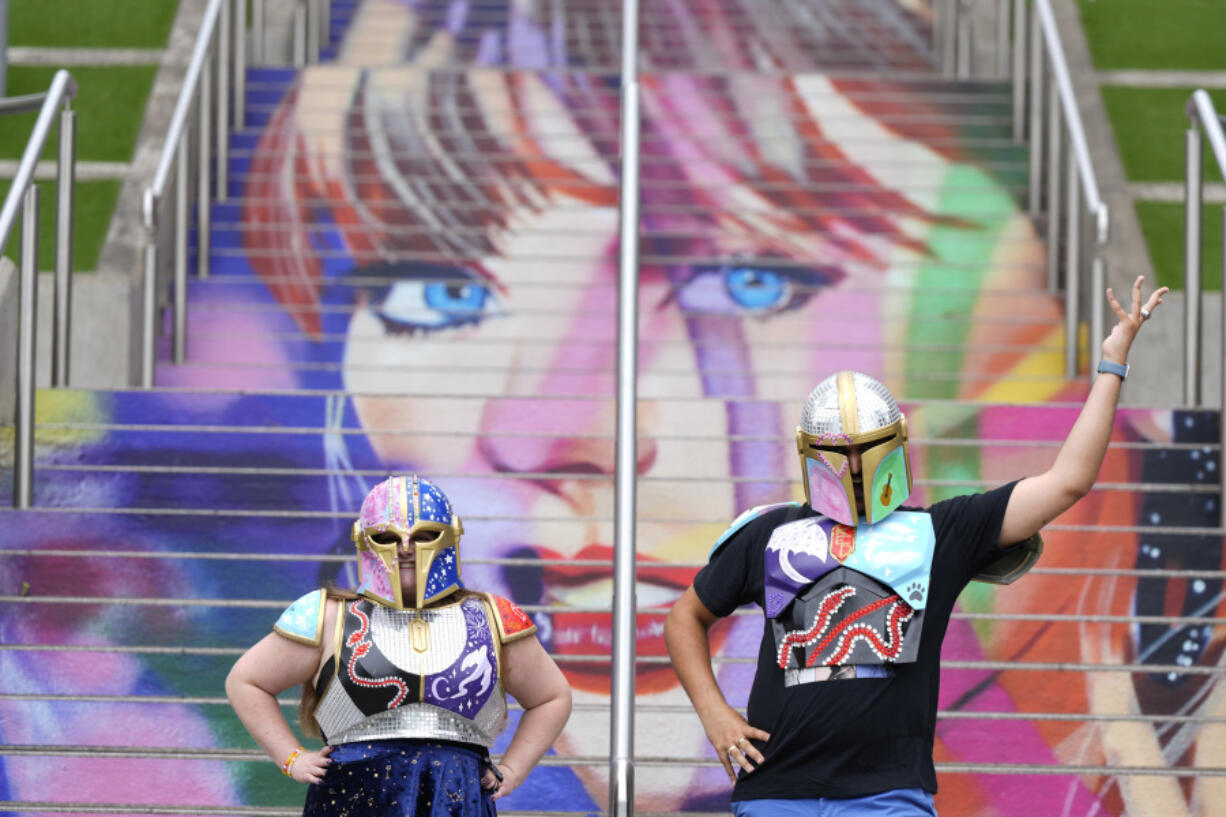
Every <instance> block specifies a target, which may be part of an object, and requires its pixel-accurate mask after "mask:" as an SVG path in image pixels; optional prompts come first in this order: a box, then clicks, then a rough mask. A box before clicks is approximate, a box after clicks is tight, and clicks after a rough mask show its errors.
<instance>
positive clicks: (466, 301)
mask: <svg viewBox="0 0 1226 817" xmlns="http://www.w3.org/2000/svg"><path fill="white" fill-rule="evenodd" d="M425 295H426V306H428V307H430V308H431V309H437V310H438V311H439V312H443V313H446V314H449V315H455V316H460V315H471V314H473V313H479V312H480V311H481V310H482V309H484V308H485V302H486V300H487V299H488V298H489V295H490V291H489V289H488V288H487V287H484V286H481V285H480V284H475V283H471V282H461V281H447V282H442V283H431V284H426V292H425Z"/></svg>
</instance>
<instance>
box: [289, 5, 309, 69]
mask: <svg viewBox="0 0 1226 817" xmlns="http://www.w3.org/2000/svg"><path fill="white" fill-rule="evenodd" d="M293 30H294V36H293V48H292V50H293V62H294V67H295V68H302V67H303V66H304V65H306V54H307V48H306V36H307V34H306V30H307V19H306V0H298V2H296V3H294V21H293Z"/></svg>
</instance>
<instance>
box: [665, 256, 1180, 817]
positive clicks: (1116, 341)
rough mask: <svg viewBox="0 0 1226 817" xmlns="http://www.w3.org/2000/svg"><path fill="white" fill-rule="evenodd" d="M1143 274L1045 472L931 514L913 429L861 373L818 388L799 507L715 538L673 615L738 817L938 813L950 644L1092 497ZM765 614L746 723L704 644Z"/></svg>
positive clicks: (810, 411) (771, 510)
mask: <svg viewBox="0 0 1226 817" xmlns="http://www.w3.org/2000/svg"><path fill="white" fill-rule="evenodd" d="M1141 284H1142V279H1141V278H1138V279H1137V280H1136V282H1135V283H1134V284H1133V287H1132V304H1131V308H1130V309H1129V310H1127V311H1125V310H1124V308H1123V307H1122V306H1121V305H1120V304H1119V302H1118V301H1117V300H1116V298H1115V296H1114V295H1113V294H1112V292H1111V290H1109V289H1108V290H1107V300H1108V302H1109V303H1110V305H1111V308H1112V309H1113V310H1114V312H1115V314H1116V316H1117V318H1118V322H1117V324H1116V325H1115V327H1114V328H1113V330H1112V331H1111V333H1110V335H1109V336H1108V337H1107V338H1106V339H1105V340H1104V341H1103V344H1102V360H1103V362H1102V364H1101V365H1100V366H1099V369H1098V371H1099V372H1100V374H1099V376H1098V377H1097V378H1096V380H1095V382H1094V385H1093V386H1092V388H1091V389H1090V393H1089V395H1088V397H1087V398H1086V402H1085V404H1084V406H1083V407H1082V410H1081V413H1080V415H1079V416H1078V419H1077V421H1076V422H1075V423H1074V425H1073V427H1072V429H1071V430H1070V431H1069V434H1068V436H1067V438H1066V439H1065V442H1064V444H1063V446H1062V447H1061V449H1060V452H1059V454H1058V455H1057V456H1056V459H1055V462H1054V463H1053V464H1052V466H1051V468H1050V469H1048V470H1047V471H1046V472H1044V473H1042V474H1037V475H1034V476H1028V477H1026V478H1024V479H1020V480H1018V481H1016V482H1012V483H1009V484H1007V485H1003V486H1001V487H999V488H995V489H993V490H990V491H987V492H984V493H981V494H972V495H966V496H959V497H955V498H953V499H949V500H945V501H943V502H938V503H936V504H934V505H932V506H930V507H927V508H912V507H908V506H907V505H905V504H904V503H905V502H906V500H907V498H908V496H909V495H910V494H911V489H912V479H911V463H910V454H909V450H908V441H907V422H906V418H905V417H904V416H903V414H902V412H901V411H900V410H899V407H898V403H897V402H896V401H895V399H894V397H893V395H891V394H890V392H889V390H888V389H887V388H886V387H885V386H884V385H883V384H882V383H880V382H879V381H877V380H875V379H874V378H872V377H870V376H868V375H866V374H862V373H860V372H851V371H842V372H837V373H836V374H833V375H831V376H829V377H827V378H826V379H824V380H823V381H821V382H820V383H819V384H818V385H817V387H816V388H814V389H813V391H812V393H810V395H809V398H808V400H807V401H806V402H805V405H804V408H803V410H802V412H801V419H800V425H799V428H798V429H797V432H796V446H797V452H798V454H799V458H800V465H801V477H802V481H803V483H804V492H805V499H806V502H805V503H803V504H802V503H782V504H778V505H769V506H761V507H758V508H752V509H750V510H748V511H746V512H745V513H743V514H741V516H740V517H738V518H737V519H736V520H735V521H734V522H733V523H732V525H731V526H730V527H729V528H728V530H727V531H726V532H725V533H724V534H723V536H721V537H720V538H719V540H717V541H716V543H715V545H714V547H713V548H712V550H711V555H710V557H709V559H708V563H707V565H706V566H705V567H704V568H703V569H702V570H701V571H699V573H698V574H697V576H695V578H694V582H693V584H692V585H691V586H690V587H689V588H688V589H687V590H686V591H685V593H684V594H683V595H682V596H681V597H680V598H679V599H678V601H677V602H676V603H675V604H674V605H673V607H672V609H671V610H670V611H669V615H668V619H667V621H666V624H665V638H666V640H667V643H668V650H669V655H670V656H671V658H672V663H673V668H674V669H675V670H676V672H677V676H678V677H679V678H680V680H681V683H682V685H683V686H684V688H685V690H686V693H687V694H688V695H689V696H690V700H691V701H692V702H693V704H694V708H695V709H696V710H697V713H698V716H699V718H700V720H701V721H702V725H703V728H704V730H705V731H706V734H707V739H708V740H709V741H710V742H711V745H712V746H713V747H714V749H715V751H716V752H717V755H718V757H719V759H720V762H721V763H722V764H723V766H724V769H725V770H726V771H727V772H728V775H729V777H730V778H732V779H733V780H734V782H735V786H734V788H733V793H732V810H733V812H734V814H736V815H737V817H766V815H768V814H770V815H772V817H773V816H774V815H779V814H784V815H789V817H790V816H791V815H795V817H802V815H804V816H805V817H818V815H820V816H821V817H859V816H860V815H879V814H890V815H897V816H898V817H906V816H908V815H935V814H936V811H935V807H934V805H933V795H934V794H935V792H936V790H937V780H936V771H935V768H934V765H933V743H934V737H935V730H936V710H937V699H938V698H937V694H938V687H939V680H940V652H941V641H942V639H943V638H944V635H945V630H946V627H947V625H948V623H949V619H950V615H951V613H952V611H953V607H954V602H955V600H956V599H957V597H958V595H959V594H960V593H961V592H962V590H963V589H964V588H965V587H966V585H967V584H968V583H969V582H971V581H972V580H976V579H978V580H981V581H989V582H997V583H1009V582H1012V581H1013V580H1015V579H1017V578H1018V577H1019V576H1021V575H1022V574H1023V573H1025V572H1026V571H1027V570H1029V569H1030V567H1031V566H1032V565H1033V564H1034V563H1035V561H1036V560H1037V559H1038V557H1039V554H1040V553H1041V552H1042V540H1041V539H1040V538H1039V531H1040V529H1041V528H1042V527H1043V526H1044V525H1045V524H1047V523H1048V522H1049V521H1051V520H1052V519H1054V518H1055V517H1057V516H1059V515H1060V514H1061V513H1063V512H1064V511H1066V510H1067V509H1068V508H1070V507H1071V506H1072V505H1073V504H1074V503H1075V502H1077V500H1078V499H1080V498H1081V497H1082V496H1084V495H1085V494H1087V493H1088V492H1089V491H1090V489H1091V488H1092V487H1093V485H1094V481H1095V479H1096V478H1097V475H1098V471H1099V467H1100V466H1101V464H1102V461H1103V457H1104V456H1105V454H1106V450H1107V443H1108V440H1109V439H1110V436H1111V429H1112V427H1113V425H1114V420H1115V411H1116V406H1117V403H1118V399H1119V394H1120V388H1121V386H1122V384H1123V381H1124V379H1125V378H1126V376H1127V373H1128V367H1127V359H1128V351H1129V349H1130V347H1131V345H1132V342H1133V339H1134V338H1135V337H1136V334H1137V332H1138V330H1139V329H1140V328H1141V324H1142V323H1143V322H1144V321H1145V320H1146V319H1148V318H1149V317H1150V315H1151V313H1152V312H1153V310H1154V309H1156V308H1157V306H1158V304H1160V303H1162V297H1163V295H1165V294H1166V292H1167V289H1166V288H1165V287H1162V288H1160V289H1159V290H1157V291H1156V292H1154V293H1153V294H1151V295H1150V297H1149V299H1148V300H1147V301H1145V303H1144V306H1142V297H1141ZM749 603H754V604H757V605H759V606H760V607H761V608H762V610H763V613H764V615H765V625H766V626H765V627H764V628H763V636H762V644H761V648H760V649H759V653H758V666H757V671H756V673H755V675H754V680H753V685H752V687H751V689H750V693H749V705H748V711H747V717H742V716H741V715H740V713H738V712H737V711H736V710H735V709H733V708H732V707H731V706H729V705H728V703H727V701H726V700H725V698H724V695H723V693H722V691H721V690H720V688H719V685H718V683H717V682H716V679H715V675H714V673H713V672H712V668H711V660H710V658H711V653H710V641H709V639H708V631H709V630H710V628H711V627H712V626H713V625H714V624H715V623H716V622H717V621H718V620H719V619H720V618H722V617H724V616H727V615H730V614H731V613H732V612H733V611H734V610H736V608H738V607H740V606H742V605H745V604H749Z"/></svg>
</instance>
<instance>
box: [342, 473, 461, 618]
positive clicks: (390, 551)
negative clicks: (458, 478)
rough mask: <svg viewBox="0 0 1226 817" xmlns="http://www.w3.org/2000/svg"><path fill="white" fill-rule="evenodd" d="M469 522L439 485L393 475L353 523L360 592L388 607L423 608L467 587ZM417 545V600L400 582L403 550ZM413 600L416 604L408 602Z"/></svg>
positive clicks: (372, 494) (373, 493)
mask: <svg viewBox="0 0 1226 817" xmlns="http://www.w3.org/2000/svg"><path fill="white" fill-rule="evenodd" d="M463 533H464V526H463V525H462V524H461V523H460V518H459V517H458V516H456V515H455V513H454V512H452V510H451V502H450V501H449V500H448V499H447V495H446V494H444V493H443V492H442V491H441V490H440V489H439V487H438V486H437V485H435V484H434V483H433V482H430V481H429V480H426V479H422V478H421V477H418V476H416V475H413V476H407V477H389V478H387V479H386V480H384V481H383V482H381V483H379V484H378V485H376V486H375V487H374V488H373V489H372V490H371V492H370V493H369V494H367V495H366V499H365V500H364V501H363V502H362V510H361V511H360V512H359V513H358V519H357V521H356V522H354V523H353V542H354V544H355V545H356V546H357V549H358V579H359V580H360V584H359V585H358V593H360V594H361V595H363V596H365V597H366V598H369V599H371V600H373V601H376V602H378V603H380V604H382V605H385V606H387V607H392V608H395V609H397V610H404V609H406V608H408V607H415V608H421V607H425V606H426V605H427V604H430V603H432V602H435V601H438V600H439V599H441V598H444V597H445V596H447V595H449V594H451V593H454V592H455V591H456V590H458V589H460V588H461V587H463V585H462V584H461V583H460V553H459V544H460V536H461V535H462V534H463ZM406 545H411V546H412V547H413V553H414V567H415V573H416V577H415V578H416V593H415V598H413V599H411V600H406V599H404V598H403V591H402V589H401V586H400V554H401V552H402V551H403V550H405V549H406V547H405V546H406ZM406 601H411V602H412V603H411V604H406Z"/></svg>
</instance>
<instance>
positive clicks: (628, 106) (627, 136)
mask: <svg viewBox="0 0 1226 817" xmlns="http://www.w3.org/2000/svg"><path fill="white" fill-rule="evenodd" d="M621 57H622V59H621V182H620V187H621V189H620V191H619V200H620V203H621V206H620V211H621V212H620V224H619V230H618V233H619V234H618V239H619V251H620V254H619V257H618V291H617V438H616V441H615V446H616V454H615V463H616V467H615V476H616V480H617V482H616V486H615V488H614V496H613V504H614V520H613V645H612V646H613V650H612V660H611V666H612V683H611V690H610V691H611V701H610V704H611V706H610V710H609V814H610V815H611V817H633V814H634V690H635V670H634V667H635V639H636V637H637V633H636V629H637V617H636V615H635V609H636V607H637V606H638V605H637V601H636V580H635V566H636V561H637V559H636V555H635V545H634V543H635V516H636V511H635V506H636V499H637V485H636V480H637V479H638V453H637V452H638V431H637V425H638V423H637V416H638V387H637V383H638V317H639V315H638V303H639V295H638V293H639V288H638V279H639V228H640V225H639V205H640V200H639V176H640V174H641V168H640V162H639V159H640V139H641V136H642V125H641V115H642V110H641V107H640V102H639V81H638V79H639V78H638V61H639V0H624V2H623V4H622V55H621Z"/></svg>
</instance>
